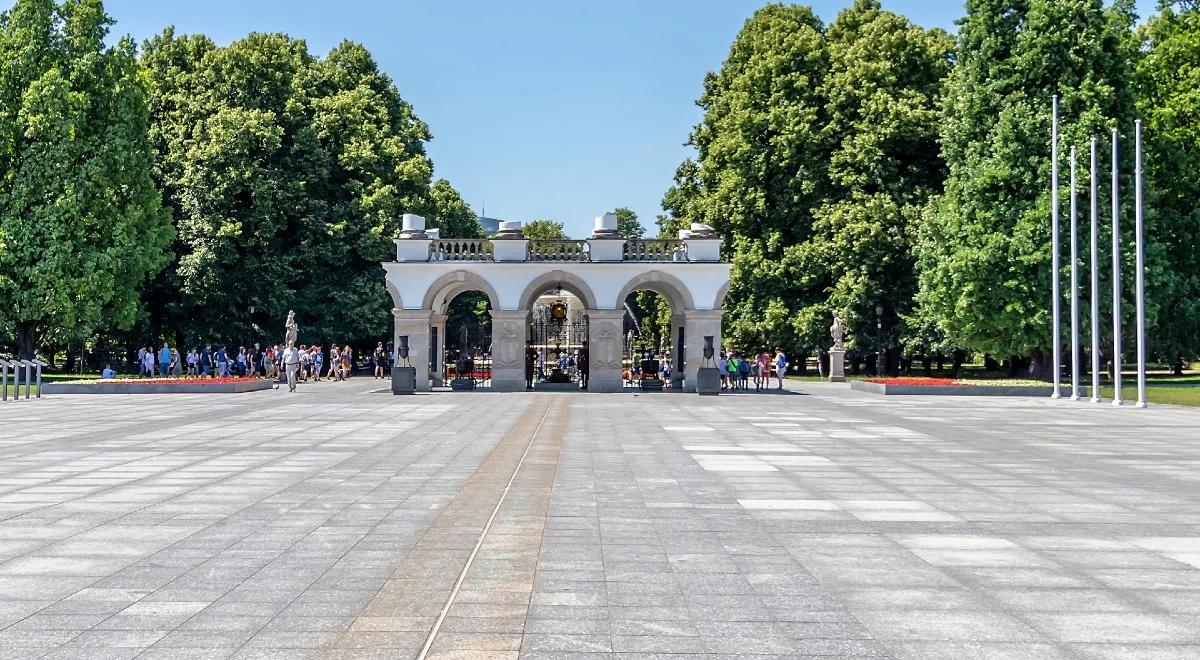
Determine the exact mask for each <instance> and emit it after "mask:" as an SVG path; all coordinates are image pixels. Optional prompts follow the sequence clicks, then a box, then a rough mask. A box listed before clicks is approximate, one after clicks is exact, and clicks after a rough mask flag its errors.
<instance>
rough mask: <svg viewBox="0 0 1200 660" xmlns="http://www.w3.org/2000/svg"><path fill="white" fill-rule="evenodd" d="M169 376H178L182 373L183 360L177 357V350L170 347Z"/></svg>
mask: <svg viewBox="0 0 1200 660" xmlns="http://www.w3.org/2000/svg"><path fill="white" fill-rule="evenodd" d="M170 366H171V377H172V378H179V377H180V376H182V375H183V360H182V359H180V357H179V350H178V349H175V348H172V349H171V365H170Z"/></svg>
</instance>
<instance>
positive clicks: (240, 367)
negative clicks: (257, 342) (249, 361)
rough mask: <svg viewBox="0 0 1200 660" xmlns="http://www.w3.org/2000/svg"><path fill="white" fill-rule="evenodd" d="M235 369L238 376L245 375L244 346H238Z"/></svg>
mask: <svg viewBox="0 0 1200 660" xmlns="http://www.w3.org/2000/svg"><path fill="white" fill-rule="evenodd" d="M237 371H238V375H239V376H245V375H246V373H247V372H246V347H245V346H238V354H237Z"/></svg>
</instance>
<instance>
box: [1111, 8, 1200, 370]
mask: <svg viewBox="0 0 1200 660" xmlns="http://www.w3.org/2000/svg"><path fill="white" fill-rule="evenodd" d="M1141 37H1142V40H1143V42H1144V47H1143V50H1144V52H1145V53H1146V55H1145V57H1144V58H1142V60H1141V61H1140V62H1139V64H1138V69H1137V74H1138V86H1139V95H1138V104H1137V105H1138V114H1139V116H1141V117H1144V118H1145V129H1144V140H1145V145H1146V155H1145V161H1146V169H1147V186H1146V188H1147V190H1148V191H1149V192H1150V195H1151V200H1152V204H1150V205H1149V208H1148V209H1147V214H1146V238H1147V241H1146V242H1147V244H1148V250H1147V251H1148V253H1149V254H1148V255H1147V261H1146V266H1147V271H1148V273H1147V282H1148V284H1147V289H1148V291H1149V292H1150V296H1149V298H1150V300H1149V302H1148V304H1147V308H1146V315H1147V321H1148V323H1147V327H1148V330H1149V333H1150V335H1151V342H1150V348H1151V349H1152V351H1153V353H1154V354H1155V355H1157V356H1158V357H1159V358H1160V359H1162V360H1164V361H1169V362H1172V363H1174V364H1175V365H1176V368H1178V367H1179V365H1180V364H1181V363H1182V362H1183V361H1186V360H1191V359H1194V358H1195V357H1196V356H1197V352H1198V351H1200V272H1198V271H1197V269H1196V268H1195V267H1194V263H1195V260H1196V255H1197V254H1200V207H1198V206H1197V204H1196V200H1198V199H1200V103H1198V102H1197V101H1198V99H1197V96H1196V90H1198V89H1200V5H1198V4H1197V3H1196V2H1163V3H1162V4H1161V9H1160V12H1159V14H1158V15H1156V16H1154V17H1152V18H1151V19H1150V21H1149V22H1148V23H1147V24H1146V25H1145V26H1144V27H1143V29H1142V33H1141ZM1129 150H1130V149H1129V146H1127V147H1126V151H1129ZM1127 245H1128V244H1127ZM1125 281H1126V282H1129V281H1131V280H1130V279H1128V278H1127V279H1126V280H1125ZM1131 302H1132V301H1131ZM1124 309H1125V310H1130V309H1132V306H1131V305H1126V306H1125V307H1124ZM1125 327H1127V328H1130V327H1132V326H1131V325H1130V324H1126V325H1125ZM1131 344H1132V342H1126V344H1125V345H1126V346H1130V345H1131Z"/></svg>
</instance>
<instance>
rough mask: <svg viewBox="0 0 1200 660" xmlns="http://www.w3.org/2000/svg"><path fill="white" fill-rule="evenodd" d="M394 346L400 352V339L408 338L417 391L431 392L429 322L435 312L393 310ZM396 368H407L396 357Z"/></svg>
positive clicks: (425, 310) (409, 355)
mask: <svg viewBox="0 0 1200 660" xmlns="http://www.w3.org/2000/svg"><path fill="white" fill-rule="evenodd" d="M392 316H393V317H395V333H394V336H393V337H392V340H393V342H394V344H393V345H394V346H396V347H397V350H399V346H400V337H401V336H404V335H407V336H408V363H409V364H410V365H412V366H413V367H416V369H417V391H418V392H427V391H429V387H430V382H429V339H430V337H429V328H430V325H429V322H430V318H431V317H432V316H433V312H432V311H430V310H428V309H393V310H392ZM396 366H398V367H401V366H405V365H404V361H403V360H401V359H400V357H399V355H397V356H396Z"/></svg>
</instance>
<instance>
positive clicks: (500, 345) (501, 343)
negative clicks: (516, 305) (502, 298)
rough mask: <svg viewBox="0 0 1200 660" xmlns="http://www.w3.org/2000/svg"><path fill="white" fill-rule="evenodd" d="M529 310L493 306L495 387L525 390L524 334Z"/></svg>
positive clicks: (503, 389) (493, 379)
mask: <svg viewBox="0 0 1200 660" xmlns="http://www.w3.org/2000/svg"><path fill="white" fill-rule="evenodd" d="M528 336H529V312H527V311H525V310H497V309H493V310H492V389H494V390H497V391H500V392H524V391H525V338H526V337H528Z"/></svg>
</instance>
